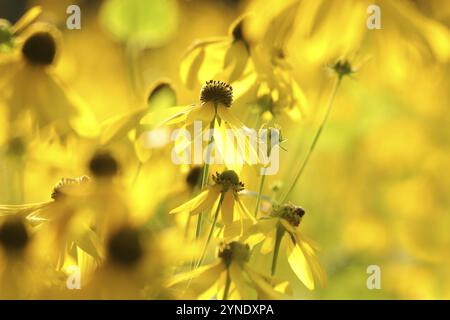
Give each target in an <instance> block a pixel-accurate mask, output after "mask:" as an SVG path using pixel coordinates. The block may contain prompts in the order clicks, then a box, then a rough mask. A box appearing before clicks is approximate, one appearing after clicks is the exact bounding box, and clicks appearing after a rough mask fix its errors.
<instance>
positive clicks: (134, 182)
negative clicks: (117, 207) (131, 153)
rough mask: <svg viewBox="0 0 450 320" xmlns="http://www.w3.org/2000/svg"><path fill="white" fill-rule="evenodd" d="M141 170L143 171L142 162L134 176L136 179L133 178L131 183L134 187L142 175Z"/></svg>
mask: <svg viewBox="0 0 450 320" xmlns="http://www.w3.org/2000/svg"><path fill="white" fill-rule="evenodd" d="M141 170H142V162H141V161H139V164H138V166H137V168H136V173H135V174H134V177H133V181H132V182H131V186H132V187H134V186H135V185H136V182H137V180H138V178H139V175H140V174H141Z"/></svg>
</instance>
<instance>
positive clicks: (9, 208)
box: [0, 200, 54, 218]
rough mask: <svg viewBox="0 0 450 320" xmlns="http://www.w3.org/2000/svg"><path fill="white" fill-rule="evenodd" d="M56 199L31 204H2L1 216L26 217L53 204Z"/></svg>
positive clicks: (0, 208)
mask: <svg viewBox="0 0 450 320" xmlns="http://www.w3.org/2000/svg"><path fill="white" fill-rule="evenodd" d="M53 202H54V201H53V200H50V201H46V202H39V203H30V204H18V205H0V217H2V216H9V215H17V216H20V217H23V218H25V217H26V216H27V215H30V214H34V213H37V212H38V211H39V210H41V209H44V208H46V207H48V206H49V205H51V204H52V203H53Z"/></svg>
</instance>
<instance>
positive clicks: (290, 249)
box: [283, 233, 314, 290]
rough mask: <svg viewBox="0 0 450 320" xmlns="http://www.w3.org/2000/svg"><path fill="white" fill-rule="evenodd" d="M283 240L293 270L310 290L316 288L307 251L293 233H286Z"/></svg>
mask: <svg viewBox="0 0 450 320" xmlns="http://www.w3.org/2000/svg"><path fill="white" fill-rule="evenodd" d="M283 242H284V244H285V245H286V252H287V257H288V262H289V265H290V266H291V268H292V271H294V273H295V274H296V276H297V277H298V278H299V279H300V281H301V282H303V284H304V285H305V286H306V287H307V288H308V289H309V290H314V278H313V274H312V271H311V267H310V265H309V263H308V260H307V258H306V257H305V253H304V252H303V251H302V249H301V247H300V246H299V245H298V244H297V243H296V242H295V238H293V236H292V235H291V234H289V233H286V235H285V236H284V237H283Z"/></svg>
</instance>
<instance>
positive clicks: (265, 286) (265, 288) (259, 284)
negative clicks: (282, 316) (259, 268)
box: [244, 265, 288, 300]
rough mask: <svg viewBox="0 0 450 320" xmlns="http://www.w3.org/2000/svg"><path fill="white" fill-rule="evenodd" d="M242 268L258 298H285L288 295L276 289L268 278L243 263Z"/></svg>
mask: <svg viewBox="0 0 450 320" xmlns="http://www.w3.org/2000/svg"><path fill="white" fill-rule="evenodd" d="M244 270H245V272H246V274H247V275H248V277H249V278H250V279H251V281H252V282H253V285H254V287H255V289H256V291H257V292H258V298H259V299H262V300H286V299H287V298H288V297H287V296H286V295H284V294H282V293H281V292H278V291H276V290H275V289H274V288H273V287H272V285H271V284H270V283H269V281H268V279H266V278H265V277H263V276H262V275H261V274H259V273H258V272H256V271H255V270H253V269H252V268H250V267H249V266H247V265H245V266H244Z"/></svg>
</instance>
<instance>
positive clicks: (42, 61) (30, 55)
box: [22, 32, 56, 66]
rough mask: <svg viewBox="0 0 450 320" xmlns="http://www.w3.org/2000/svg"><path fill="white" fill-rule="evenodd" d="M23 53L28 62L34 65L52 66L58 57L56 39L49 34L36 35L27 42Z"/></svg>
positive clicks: (40, 33) (38, 33)
mask: <svg viewBox="0 0 450 320" xmlns="http://www.w3.org/2000/svg"><path fill="white" fill-rule="evenodd" d="M22 53H23V55H24V57H25V58H26V60H27V61H28V62H29V63H31V64H33V65H39V66H47V65H50V64H52V63H53V61H54V59H55V56H56V42H55V39H54V38H53V36H52V35H51V34H50V33H48V32H37V33H34V34H32V35H31V36H30V37H29V38H28V39H27V40H25V43H24V44H23V47H22Z"/></svg>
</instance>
